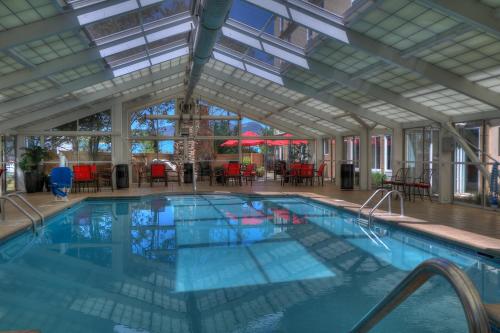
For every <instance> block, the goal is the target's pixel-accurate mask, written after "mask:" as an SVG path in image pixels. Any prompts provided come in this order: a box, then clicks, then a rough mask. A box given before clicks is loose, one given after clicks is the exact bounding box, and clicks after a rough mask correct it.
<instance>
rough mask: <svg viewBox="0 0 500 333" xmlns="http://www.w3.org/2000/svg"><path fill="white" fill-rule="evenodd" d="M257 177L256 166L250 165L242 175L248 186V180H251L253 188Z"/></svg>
mask: <svg viewBox="0 0 500 333" xmlns="http://www.w3.org/2000/svg"><path fill="white" fill-rule="evenodd" d="M256 175H257V172H256V171H255V164H253V163H252V164H248V165H247V166H246V168H245V170H243V173H242V177H243V178H245V184H248V180H250V186H252V182H253V179H254V178H255V176H256Z"/></svg>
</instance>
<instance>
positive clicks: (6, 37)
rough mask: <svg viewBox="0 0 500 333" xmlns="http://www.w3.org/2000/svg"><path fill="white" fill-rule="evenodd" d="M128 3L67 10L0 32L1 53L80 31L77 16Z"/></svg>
mask: <svg viewBox="0 0 500 333" xmlns="http://www.w3.org/2000/svg"><path fill="white" fill-rule="evenodd" d="M124 2H126V1H125V0H108V1H103V2H99V3H96V4H93V5H89V6H85V7H83V8H80V9H76V10H67V11H65V12H63V13H61V14H59V15H55V16H52V17H49V18H46V19H43V20H40V21H36V22H33V23H28V24H25V25H22V26H19V27H16V28H12V29H9V30H5V31H2V32H0V51H2V50H5V49H8V48H11V47H14V46H16V45H20V44H25V43H29V42H31V41H34V40H39V39H43V38H45V37H48V36H51V35H55V34H59V33H61V32H65V31H71V30H73V31H79V30H80V29H81V25H80V22H79V21H78V18H77V16H80V15H84V14H88V13H91V12H94V11H99V10H103V9H105V8H107V7H110V6H114V5H119V4H121V3H124ZM154 5H157V3H153V4H151V5H148V6H142V7H140V8H135V9H131V10H129V11H126V12H120V13H116V14H112V15H109V16H106V17H102V18H98V19H96V20H95V21H93V22H92V23H95V22H99V21H102V20H107V19H109V18H110V17H114V16H118V15H123V14H125V13H127V12H132V11H137V10H140V9H144V8H147V7H151V6H154Z"/></svg>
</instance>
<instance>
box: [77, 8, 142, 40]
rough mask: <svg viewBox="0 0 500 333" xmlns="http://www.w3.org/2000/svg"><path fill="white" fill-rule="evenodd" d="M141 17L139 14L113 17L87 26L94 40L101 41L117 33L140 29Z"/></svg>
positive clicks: (132, 13) (133, 13)
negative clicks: (100, 39) (135, 28)
mask: <svg viewBox="0 0 500 333" xmlns="http://www.w3.org/2000/svg"><path fill="white" fill-rule="evenodd" d="M139 25H140V17H139V15H138V14H137V12H131V13H126V14H123V15H120V16H116V17H112V18H110V19H107V20H105V21H101V22H97V23H94V24H89V25H87V26H85V28H86V29H87V32H88V33H89V35H90V37H91V38H92V39H99V38H102V37H105V36H109V35H112V34H115V33H117V32H120V31H123V30H127V29H130V28H134V27H138V26H139Z"/></svg>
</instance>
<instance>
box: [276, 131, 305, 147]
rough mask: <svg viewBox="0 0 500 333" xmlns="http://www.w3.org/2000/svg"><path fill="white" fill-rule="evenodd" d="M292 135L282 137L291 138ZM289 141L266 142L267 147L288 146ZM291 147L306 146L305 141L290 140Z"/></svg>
mask: <svg viewBox="0 0 500 333" xmlns="http://www.w3.org/2000/svg"><path fill="white" fill-rule="evenodd" d="M291 136H292V135H291V134H289V133H287V134H285V135H283V137H291ZM288 141H289V140H272V141H268V142H267V145H268V146H288ZM292 145H307V140H292Z"/></svg>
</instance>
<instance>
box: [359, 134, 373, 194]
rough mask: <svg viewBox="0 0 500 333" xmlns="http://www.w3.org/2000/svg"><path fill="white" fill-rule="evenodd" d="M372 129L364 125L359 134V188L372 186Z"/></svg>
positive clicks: (364, 188) (363, 188)
mask: <svg viewBox="0 0 500 333" xmlns="http://www.w3.org/2000/svg"><path fill="white" fill-rule="evenodd" d="M369 147H370V129H369V128H367V127H364V128H363V129H362V130H361V132H360V135H359V188H360V189H361V190H368V189H369V188H370V178H371V177H370V160H369V158H370V156H369V151H370V149H369Z"/></svg>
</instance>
